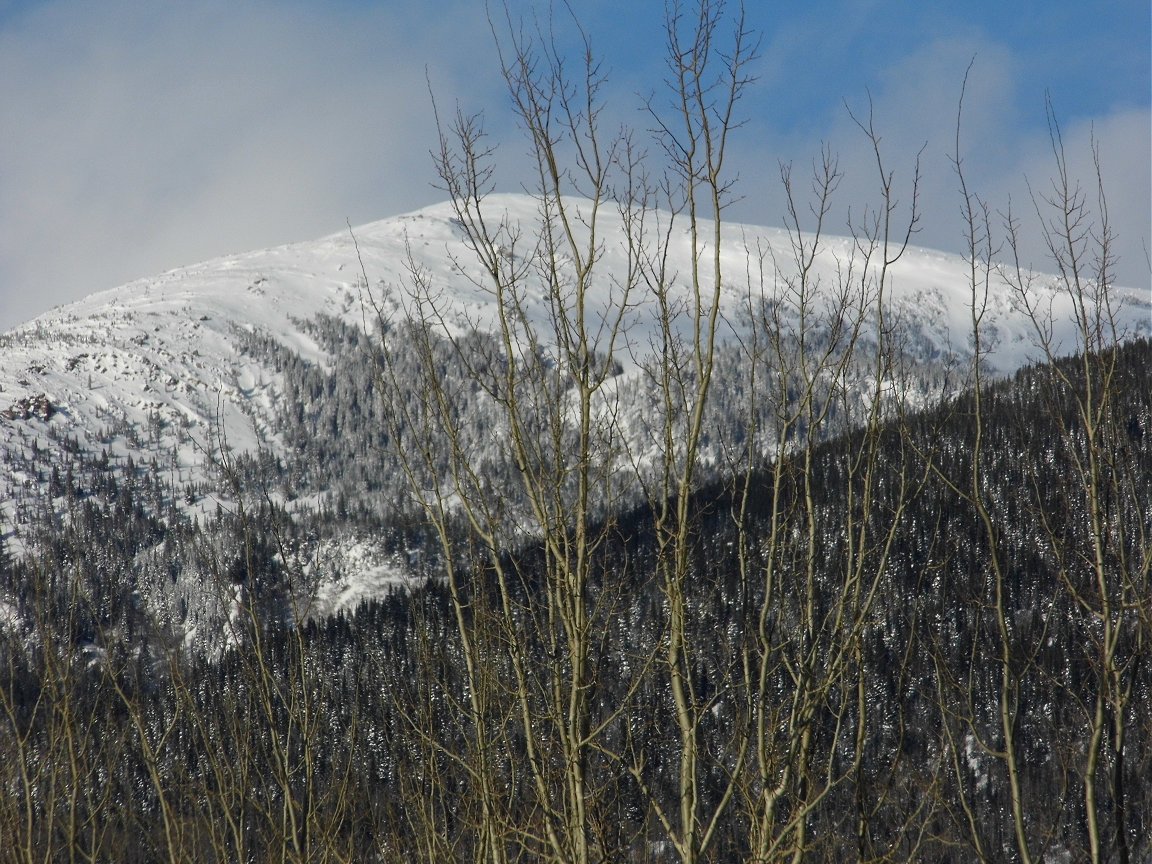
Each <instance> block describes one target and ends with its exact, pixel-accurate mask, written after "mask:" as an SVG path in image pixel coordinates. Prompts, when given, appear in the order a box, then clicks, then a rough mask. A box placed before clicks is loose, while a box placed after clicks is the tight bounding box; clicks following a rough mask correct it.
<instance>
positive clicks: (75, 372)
mask: <svg viewBox="0 0 1152 864" xmlns="http://www.w3.org/2000/svg"><path fill="white" fill-rule="evenodd" d="M565 203H566V206H568V207H569V209H570V212H571V213H572V214H575V215H577V216H578V217H579V216H580V215H581V214H587V213H588V212H589V210H590V209H591V205H590V203H589V202H584V201H581V200H579V199H566V202H565ZM484 212H485V213H486V214H488V215H489V216H490V217H491V218H492V219H493V221H494V223H497V222H499V223H500V224H501V225H502V227H501V229H500V236H501V237H502V238H503V240H504V241H505V244H506V245H502V246H501V251H500V254H501V255H504V256H506V257H508V258H509V260H513V259H517V258H518V257H522V258H523V260H525V261H529V260H530V257H531V255H532V253H533V251H534V250H533V244H534V243H535V242H536V241H535V238H536V237H537V236H538V234H539V231H540V228H541V223H540V217H539V214H538V212H537V209H536V201H535V200H534V199H532V198H531V197H529V196H524V195H494V196H491V198H490V199H488V200H487V201H486V202H485V210H484ZM648 218H651V219H652V220H654V221H655V222H657V223H659V227H660V228H661V230H664V231H667V236H668V237H670V238H671V240H670V245H669V250H670V255H669V263H670V271H671V272H673V273H674V274H677V276H676V277H674V278H673V280H672V282H673V283H674V285H675V286H677V289H676V290H679V291H680V292H682V293H681V299H680V300H677V299H676V298H675V297H673V299H672V308H675V304H676V303H677V302H684V301H683V299H682V298H683V296H684V295H683V292H686V291H687V288H686V286H685V280H686V276H685V274H687V272H688V270H689V269H690V268H691V266H692V259H691V249H690V247H689V244H688V240H687V237H686V236H684V235H683V232H677V231H676V229H675V223H672V224H671V226H669V224H668V220H669V218H670V217H668V215H667V214H662V213H653V214H650V216H649V217H648ZM598 220H599V221H598V223H597V232H598V237H599V238H600V239H599V242H598V245H597V247H596V249H597V253H596V254H598V255H599V256H600V260H599V261H598V262H597V264H598V267H599V268H600V270H601V271H603V272H605V273H606V276H605V277H604V278H602V279H601V280H600V281H598V282H597V283H595V284H594V285H593V286H592V288H591V290H590V292H589V298H590V300H591V301H592V302H591V305H592V308H591V309H590V310H588V311H589V313H590V317H591V318H592V319H593V321H597V320H598V321H599V322H600V324H601V325H605V322H606V321H609V320H610V319H611V317H612V315H614V314H616V312H617V311H620V310H622V312H621V314H624V315H625V316H626V322H625V326H626V343H627V347H626V349H625V350H617V352H616V355H615V356H616V358H617V359H619V360H621V361H622V367H621V371H622V373H623V377H622V379H620V380H622V381H624V382H631V383H630V384H629V386H632V387H633V388H635V387H640V386H642V385H641V384H639V383H638V381H639V379H640V378H642V375H643V372H642V369H641V367H642V365H643V363H644V362H645V350H646V348H650V347H651V346H653V345H656V344H658V340H657V333H658V323H659V321H658V316H659V315H660V314H662V313H661V309H660V307H659V306H658V305H657V304H655V303H654V302H652V300H651V298H650V297H640V298H637V299H635V300H634V299H633V298H631V297H630V298H628V308H627V309H626V310H625V309H623V304H624V300H623V298H622V297H621V295H620V291H621V289H620V287H619V281H620V277H619V276H618V275H617V274H619V273H621V272H622V271H623V268H625V267H626V266H627V264H628V256H629V255H630V254H632V253H634V251H635V250H633V249H630V248H629V246H628V243H627V240H626V235H625V233H624V227H623V224H622V220H621V217H620V214H619V213H616V212H612V211H602V212H601V213H600V214H599V215H598ZM654 227H655V226H654ZM722 238H723V239H722V244H723V248H722V250H721V251H722V259H723V261H724V263H725V265H726V266H727V268H728V271H729V272H730V273H733V274H735V275H734V278H733V280H732V282H730V283H729V284H730V285H731V286H733V287H732V290H730V291H727V292H726V296H725V298H724V300H723V301H722V312H723V315H724V319H725V320H724V324H723V327H724V334H726V337H725V338H728V339H733V338H735V337H737V336H739V335H740V333H741V332H742V331H741V327H742V326H744V325H743V324H742V321H741V316H742V315H744V314H746V309H747V308H750V307H749V304H750V303H752V304H755V303H761V302H772V303H777V302H780V301H781V298H784V299H787V296H788V291H789V290H790V288H789V285H790V282H789V280H790V279H791V278H792V277H794V275H795V273H794V270H793V271H789V269H788V267H789V261H788V256H789V255H791V254H792V247H791V245H790V244H791V240H792V238H791V235H789V234H788V232H786V231H783V230H781V229H766V228H756V227H754V226H745V225H726V226H724V232H723V235H722ZM584 239H586V237H585V238H584ZM823 249H824V251H823V253H822V255H821V256H820V257H819V258H818V259H817V261H816V265H815V268H814V269H815V272H816V281H817V282H823V284H824V286H825V287H826V288H827V287H834V286H835V285H836V284H838V283H839V282H843V280H844V279H845V274H846V273H847V274H848V276H849V278H864V279H865V281H866V278H867V274H866V273H860V272H856V273H854V271H853V268H859V267H860V266H861V265H860V259H859V249H858V248H857V245H856V242H855V241H854V240H852V239H851V238H842V237H828V238H824V240H823ZM471 254H472V250H470V248H469V245H468V242H467V240H466V238H465V236H464V232H463V231H462V230H461V225H460V223H459V222H458V221H457V214H456V213H455V211H454V210H453V208H452V205H451V204H450V203H444V204H439V205H434V206H432V207H428V208H424V209H422V210H418V211H413V212H411V213H407V214H402V215H400V216H397V217H393V218H390V219H385V220H380V221H377V222H373V223H369V224H368V225H365V226H361V227H359V228H354V229H352V228H350V229H348V230H346V231H343V232H337V233H334V234H330V235H327V236H325V237H322V238H320V239H319V240H316V241H311V242H303V243H293V244H286V245H282V246H277V247H272V248H269V249H264V250H255V251H252V252H248V253H243V254H236V255H228V256H223V257H220V258H216V259H213V260H210V261H207V262H203V263H200V264H196V265H192V266H189V267H184V268H178V269H174V270H169V271H167V272H165V273H162V274H159V275H157V276H155V277H150V278H144V279H139V280H135V281H133V282H130V283H127V284H126V285H123V286H120V287H117V288H112V289H108V290H105V291H101V292H98V293H96V294H93V295H90V296H89V297H88V298H85V299H84V300H81V301H78V302H76V303H72V304H69V305H67V306H64V307H59V308H58V309H55V310H52V311H50V312H48V313H45V314H44V315H41V316H38V317H37V318H35V319H33V320H32V321H30V322H28V323H27V324H25V325H22V326H20V327H17V328H15V329H13V330H10V331H9V332H7V333H5V334H2V335H0V453H3V459H2V460H0V461H2V464H0V502H4V503H3V504H2V505H0V520H2V521H0V537H2V538H3V539H4V541H5V542H7V543H8V545H9V547H10V548H12V549H15V550H17V551H18V550H19V549H20V548H21V541H20V539H19V537H18V534H19V532H18V530H17V525H18V523H19V522H20V517H19V515H18V512H17V511H18V510H19V508H20V507H21V506H22V502H24V503H25V504H26V503H27V502H30V501H35V500H37V499H38V498H39V496H41V495H42V494H43V492H44V490H45V489H46V488H47V485H48V478H46V477H44V476H37V475H38V474H42V472H35V471H32V472H30V471H27V470H24V469H21V468H20V467H19V462H20V460H19V459H18V458H16V457H18V456H20V455H21V454H24V453H26V452H27V451H28V450H29V448H31V450H33V451H36V450H37V448H39V449H42V450H47V451H49V452H52V451H54V450H57V449H59V448H66V449H72V450H80V451H85V452H89V453H99V452H104V453H106V454H107V456H108V457H109V458H110V459H111V460H112V461H113V462H118V463H121V464H136V465H142V464H145V463H148V462H152V463H154V464H159V465H161V466H163V468H162V470H163V472H164V473H165V475H166V476H167V478H168V480H169V481H170V482H171V484H172V486H173V489H174V490H175V491H174V494H175V495H176V496H177V498H178V506H179V507H180V508H181V509H182V510H183V512H185V514H186V515H189V516H190V517H193V518H198V519H206V518H208V517H209V516H210V514H211V512H212V510H213V507H214V505H215V506H218V505H219V504H220V503H221V501H223V502H224V503H225V504H228V503H230V496H229V495H228V494H227V491H226V490H224V491H221V490H219V488H218V489H217V491H216V492H215V494H213V495H202V494H200V495H198V494H195V493H194V492H185V493H182V491H181V490H195V489H197V488H198V487H205V486H207V485H209V484H210V481H211V479H212V475H213V472H214V471H216V470H218V466H214V456H215V454H216V452H217V451H219V450H221V449H224V448H227V449H228V450H230V451H232V452H235V453H244V454H259V453H262V452H263V453H271V454H272V455H273V456H274V457H275V458H283V457H284V452H285V448H286V446H287V445H286V443H285V440H284V432H283V429H282V428H279V425H280V424H278V422H277V421H276V416H277V413H278V412H283V411H284V410H285V406H286V403H287V402H290V401H291V399H292V398H297V397H293V396H292V394H291V393H290V392H289V391H290V390H291V388H290V386H289V384H288V383H287V382H286V380H285V377H284V372H283V365H284V362H286V361H285V360H284V359H283V358H295V359H294V360H293V362H300V363H303V364H304V365H305V366H311V367H314V368H315V369H317V370H319V371H328V370H330V369H331V367H333V365H334V364H340V363H344V362H346V361H345V360H342V359H341V358H340V356H338V352H337V351H335V350H334V349H332V347H331V345H323V344H321V340H320V339H319V338H318V336H317V334H316V328H315V327H313V326H311V325H310V324H309V322H313V321H316V320H318V319H321V318H323V319H326V320H329V321H334V322H339V326H341V327H345V328H353V329H359V330H360V331H362V332H363V331H366V332H367V333H368V334H369V335H370V337H371V338H378V337H377V336H371V334H372V333H379V327H381V326H385V324H384V321H383V319H388V320H390V321H392V320H403V318H404V316H405V314H407V312H409V311H411V304H412V298H411V296H410V295H409V294H408V293H407V292H408V289H410V288H411V287H412V285H411V282H412V279H413V278H414V274H419V278H421V279H426V280H427V282H428V284H429V285H430V286H432V288H433V290H434V291H435V292H436V295H435V296H436V297H437V298H439V299H440V301H441V303H442V305H441V307H440V309H439V310H438V312H437V314H438V315H442V318H441V320H440V326H441V327H442V329H444V330H445V331H446V332H450V331H453V330H455V332H456V333H463V332H467V331H469V330H470V329H472V328H475V329H477V330H479V331H490V330H493V329H495V327H496V320H497V319H496V314H495V309H496V307H495V302H494V297H493V295H492V294H491V292H490V291H488V290H487V289H486V288H485V286H484V282H483V274H482V273H481V272H478V271H477V270H476V269H474V265H472V264H470V263H469V256H470V255H471ZM854 256H855V257H854ZM792 263H793V264H794V262H792ZM754 271H755V272H756V273H757V274H758V275H757V276H756V278H755V279H754V280H752V279H750V278H749V274H750V273H753V272H754ZM759 274H764V275H762V276H761V275H759ZM527 278H528V282H527V285H528V287H527V288H525V290H524V294H523V298H522V301H523V306H522V310H523V313H524V316H525V319H526V320H527V321H528V322H529V325H530V326H532V327H535V328H536V332H537V333H540V334H544V336H543V339H544V349H545V350H547V348H548V344H547V333H548V327H549V316H550V315H551V314H552V313H553V310H552V308H551V307H550V305H549V300H548V298H547V296H546V292H545V291H544V290H543V289H542V288H539V287H533V285H534V283H533V282H532V278H533V274H531V273H530V272H529V273H527ZM887 278H888V280H889V282H888V284H887V286H886V288H885V290H886V291H887V292H888V296H889V297H890V303H891V311H892V317H893V318H895V319H899V320H900V321H902V322H903V324H904V325H905V326H906V327H908V328H910V329H909V330H908V333H909V335H908V336H907V337H906V338H907V339H908V340H909V343H910V344H911V345H912V347H913V349H914V353H915V354H916V355H917V356H918V357H920V358H921V359H922V360H923V362H924V369H929V368H931V369H936V370H940V369H947V368H951V369H953V370H955V369H963V368H964V367H965V365H966V364H967V363H968V362H969V359H970V356H971V354H970V348H969V347H968V336H967V333H966V331H965V327H970V320H971V313H970V311H969V309H968V307H967V306H966V305H965V303H966V297H965V294H966V293H969V294H970V291H971V289H970V286H969V285H968V284H967V283H966V281H965V280H966V279H968V278H969V277H968V263H967V262H966V261H964V259H962V258H960V257H958V256H954V255H947V254H944V253H939V252H933V251H931V250H923V249H919V248H916V247H909V248H908V249H906V250H904V252H903V255H902V256H901V257H900V260H899V261H898V262H897V263H896V264H895V265H893V266H892V267H891V268H890V272H889V273H888V274H887ZM1047 279H1048V277H1038V283H1044V282H1045V281H1047ZM993 288H994V291H993V293H992V295H991V296H990V298H989V306H988V312H987V316H986V320H985V325H984V326H985V327H989V328H994V329H990V330H988V331H987V332H988V333H993V332H995V333H997V334H998V336H997V339H998V344H996V345H995V346H993V347H992V350H990V351H989V353H988V355H987V357H986V360H988V361H989V364H990V366H989V372H990V373H992V374H995V375H1005V374H1008V373H1011V372H1013V371H1015V369H1017V368H1019V367H1020V366H1021V365H1022V364H1024V363H1025V362H1027V361H1028V360H1029V359H1030V356H1031V355H1030V354H1029V350H1028V345H1029V338H1028V330H1029V327H1030V324H1029V322H1028V320H1027V318H1026V317H1025V315H1024V313H1023V312H1022V311H1021V309H1020V308H1019V307H1018V306H1014V305H1013V301H1012V297H1011V295H1010V292H1009V291H1008V289H1007V286H1005V285H1003V284H998V283H997V280H993ZM1117 293H1118V295H1119V296H1120V297H1121V298H1122V299H1123V301H1124V302H1125V303H1126V304H1128V305H1127V307H1126V309H1125V311H1124V317H1123V318H1122V319H1121V320H1120V322H1119V323H1120V324H1121V326H1122V328H1123V329H1127V330H1130V331H1131V332H1132V333H1134V334H1137V335H1138V334H1140V333H1148V332H1150V330H1152V314H1150V313H1149V310H1150V309H1152V306H1150V305H1149V304H1148V302H1147V300H1144V301H1143V305H1141V299H1142V298H1141V297H1140V295H1139V294H1138V292H1135V291H1131V290H1125V289H1118V291H1117ZM1048 299H1049V301H1050V302H1051V303H1053V304H1054V305H1053V307H1052V315H1053V321H1054V322H1055V324H1056V325H1057V337H1058V338H1060V337H1061V336H1063V338H1065V339H1067V338H1068V337H1067V332H1068V331H1069V329H1070V328H1072V329H1074V321H1073V320H1072V316H1071V311H1070V310H1068V309H1064V308H1063V307H1062V306H1061V303H1063V302H1064V301H1065V300H1066V299H1067V298H1061V297H1060V295H1058V294H1056V293H1053V292H1050V293H1049V298H1048ZM663 314H666V313H663ZM684 326H685V327H686V326H687V325H686V323H684ZM681 335H682V336H685V338H686V331H685V330H683V329H681ZM722 335H723V334H722ZM371 338H370V340H369V342H370V341H371ZM253 340H255V341H256V342H259V341H260V340H263V342H262V344H264V345H266V347H267V348H268V351H271V350H272V348H273V346H275V350H276V351H278V352H279V354H277V355H276V356H273V354H272V353H268V352H263V353H262V351H263V349H257V348H253V344H252V343H253ZM1072 347H1074V346H1069V348H1070V349H1071V348H1072ZM361 350H363V346H361ZM278 357H279V358H281V359H277V358H278ZM360 374H371V373H370V372H369V373H364V372H363V370H361V372H360ZM962 379H963V375H962V374H961V375H959V376H955V377H954V379H953V380H952V383H949V384H946V385H941V386H938V387H936V389H937V390H938V391H939V392H938V394H937V395H946V394H945V393H944V390H945V389H951V390H952V391H953V392H955V390H956V389H957V388H958V387H959V386H960V385H961V383H962ZM615 386H617V387H619V386H621V385H619V384H617V385H615ZM293 392H294V391H293ZM366 398H371V396H370V395H369V396H367V397H366ZM636 410H639V409H636ZM304 411H305V409H304V408H301V412H304ZM297 437H298V438H299V436H297ZM57 461H59V460H57ZM314 491H319V492H320V497H321V498H323V497H325V493H324V492H323V491H322V490H314ZM233 503H234V502H233ZM371 557H372V556H369V559H368V560H371ZM361 566H362V567H363V568H364V572H365V573H375V574H376V575H375V576H374V577H372V578H376V579H378V580H379V581H381V583H382V584H389V583H391V581H392V580H393V577H394V574H393V573H391V572H390V571H389V572H383V571H381V570H380V569H379V568H378V567H376V568H373V567H372V566H368V565H365V564H363V563H362V564H361ZM345 588H346V589H347V590H348V591H350V592H351V596H359V595H358V594H357V591H358V589H356V588H355V586H352V587H350V588H349V587H348V586H345ZM332 590H333V591H334V592H336V593H337V594H338V593H339V591H338V590H337V589H336V588H333V589H332ZM334 596H335V595H334ZM333 602H335V601H333Z"/></svg>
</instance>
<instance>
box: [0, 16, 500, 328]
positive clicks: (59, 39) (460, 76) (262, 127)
mask: <svg viewBox="0 0 1152 864" xmlns="http://www.w3.org/2000/svg"><path fill="white" fill-rule="evenodd" d="M459 5H460V8H456V9H445V10H444V13H445V14H444V15H443V16H442V17H441V16H431V17H430V16H427V15H426V14H421V13H417V12H416V11H414V10H411V9H408V10H400V11H394V12H392V13H391V14H383V13H379V12H375V13H369V12H365V11H363V10H360V11H356V12H353V11H352V10H351V8H346V9H341V7H339V6H333V7H332V9H331V10H325V9H322V8H321V9H318V8H315V7H307V6H304V5H302V4H291V3H257V4H232V3H212V4H195V6H194V7H193V6H191V5H187V6H186V5H182V4H152V3H139V2H120V3H117V4H115V5H112V4H108V3H101V4H88V3H83V2H77V0H68V2H58V3H53V4H49V5H46V6H42V7H40V8H38V9H36V10H34V11H32V12H29V13H27V14H25V15H24V16H22V17H20V18H19V19H18V20H16V21H15V22H11V23H10V25H9V26H8V27H7V28H6V29H5V30H4V31H3V32H2V33H0V128H3V129H4V130H5V134H4V135H3V136H2V137H0V328H2V327H7V326H11V325H12V324H15V323H17V322H18V321H20V320H23V319H26V318H28V317H30V316H32V315H34V314H36V313H38V312H40V311H43V310H45V309H46V308H48V307H49V306H51V305H54V304H57V303H61V302H65V301H67V300H71V299H75V298H77V297H79V296H83V295H84V294H87V293H90V292H92V291H95V290H99V289H101V288H104V287H109V286H111V285H114V284H117V283H118V282H122V281H126V280H128V279H131V278H134V277H136V276H141V275H148V274H150V273H153V272H156V271H159V270H162V269H166V268H169V267H173V266H178V265H180V264H183V263H192V262H193V261H195V260H198V259H201V258H204V257H209V256H211V255H215V254H223V253H226V252H230V251H238V250H243V249H246V248H252V247H256V246H261V245H268V244H272V243H279V242H287V241H290V240H294V239H310V238H311V237H313V236H317V235H319V234H322V233H326V232H329V231H334V230H338V229H339V227H340V226H341V225H342V224H343V222H344V220H345V218H350V219H352V220H353V221H354V222H356V221H364V220H368V219H373V218H379V217H383V216H387V215H391V214H392V213H394V212H398V211H399V210H402V209H406V208H409V207H412V206H418V205H421V204H424V203H428V202H431V201H433V200H436V199H437V198H438V197H439V193H437V192H436V191H435V190H433V189H432V188H430V186H429V182H430V180H431V178H432V176H433V175H432V170H431V163H430V160H429V156H428V150H429V148H430V145H431V143H432V142H433V141H434V136H435V129H434V125H433V122H432V118H431V112H430V105H429V99H428V95H427V92H428V91H427V79H426V70H425V64H426V62H429V58H432V61H431V62H435V61H436V58H439V61H440V63H441V64H442V65H440V66H435V65H433V66H431V67H430V68H428V70H427V76H428V77H430V78H431V79H432V80H433V81H434V83H435V86H436V87H437V88H438V89H443V90H445V91H449V92H452V93H459V94H461V95H462V96H463V97H464V98H471V99H473V100H474V101H476V102H482V101H491V94H490V92H489V90H490V89H491V88H492V87H494V86H495V85H496V83H497V82H496V81H495V80H493V78H492V77H491V76H489V75H486V74H485V73H487V72H488V71H489V70H490V63H488V62H487V61H483V62H481V61H480V57H479V54H480V52H481V51H482V50H483V46H482V45H478V44H476V40H475V39H474V38H472V37H470V36H468V35H467V34H469V33H475V32H476V31H477V28H478V27H480V26H481V22H482V19H480V21H477V20H476V12H475V9H473V10H471V11H470V10H469V9H468V8H467V7H468V6H473V7H474V6H475V4H465V3H462V4H459ZM429 19H430V20H429ZM417 23H418V26H415V25H416V24H417ZM481 32H484V31H483V30H481ZM474 67H479V68H480V69H481V70H482V73H480V74H477V73H476V72H475V71H474Z"/></svg>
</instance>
